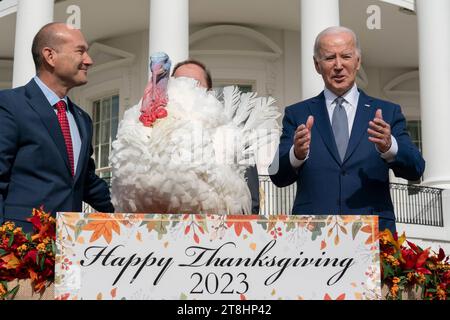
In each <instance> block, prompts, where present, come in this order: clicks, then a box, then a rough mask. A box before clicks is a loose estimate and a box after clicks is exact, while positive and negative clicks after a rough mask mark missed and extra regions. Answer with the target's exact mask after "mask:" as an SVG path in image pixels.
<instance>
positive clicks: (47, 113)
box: [26, 80, 70, 173]
mask: <svg viewBox="0 0 450 320" xmlns="http://www.w3.org/2000/svg"><path fill="white" fill-rule="evenodd" d="M26 92H27V96H28V104H29V105H30V106H31V107H32V108H33V109H34V111H36V113H37V114H38V115H39V117H40V118H41V121H42V123H43V124H44V126H45V127H46V128H47V130H48V133H49V135H50V137H51V140H52V141H53V142H54V143H55V145H56V148H57V149H58V151H59V153H60V155H61V157H62V159H63V161H64V163H65V164H66V167H67V170H68V172H69V173H70V165H69V157H68V156H67V149H66V143H65V141H64V137H63V134H62V131H61V127H60V125H59V122H58V117H57V116H56V113H55V111H54V110H53V107H52V106H51V105H50V104H49V102H48V100H47V98H46V97H45V95H44V94H43V93H42V91H41V90H40V89H39V87H38V85H37V84H36V83H35V82H34V80H31V81H30V82H29V83H28V84H27V85H26Z"/></svg>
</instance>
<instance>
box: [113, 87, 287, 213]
mask: <svg viewBox="0 0 450 320" xmlns="http://www.w3.org/2000/svg"><path fill="white" fill-rule="evenodd" d="M168 97H169V102H168V104H167V106H166V109H167V112H168V116H167V117H166V118H162V119H159V120H157V121H156V122H155V123H154V124H153V126H152V127H145V126H144V125H143V124H142V123H141V122H140V121H139V115H140V108H141V101H140V102H139V103H138V104H137V105H135V106H133V107H131V108H130V109H129V110H127V111H126V112H125V114H124V117H123V120H122V121H121V122H120V124H119V129H118V133H117V139H116V140H115V141H114V142H113V143H112V151H111V156H110V161H111V166H112V201H113V204H114V206H115V209H116V211H118V212H160V213H164V212H171V213H178V212H186V213H188V212H189V213H193V212H195V213H201V212H203V213H206V212H207V213H233V214H239V213H249V212H250V206H251V198H250V192H249V190H248V187H247V184H246V182H245V180H244V170H245V168H246V167H247V166H248V165H250V164H252V163H254V153H255V151H256V150H257V148H258V147H259V146H261V144H264V143H267V142H270V140H271V139H274V138H277V137H278V125H277V122H276V118H277V117H278V116H279V113H278V111H277V108H276V106H274V105H273V102H274V101H273V99H271V98H256V97H255V94H252V93H250V94H241V93H240V92H239V91H238V90H237V89H236V88H234V87H227V88H225V89H224V94H223V100H224V102H223V103H222V102H220V101H219V100H218V99H217V98H216V97H215V96H214V95H213V94H212V93H210V92H208V91H206V89H204V88H201V87H198V86H197V83H196V81H195V80H193V79H189V78H177V79H173V78H172V79H170V81H169V84H168ZM274 129H275V130H274ZM256 132H258V133H259V134H255V133H256ZM257 136H258V137H257Z"/></svg>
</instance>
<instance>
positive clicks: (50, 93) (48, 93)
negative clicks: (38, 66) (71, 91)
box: [33, 75, 69, 106]
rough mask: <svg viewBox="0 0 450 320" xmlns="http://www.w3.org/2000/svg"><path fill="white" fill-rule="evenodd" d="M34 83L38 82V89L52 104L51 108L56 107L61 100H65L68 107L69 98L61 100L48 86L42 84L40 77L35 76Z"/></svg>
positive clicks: (65, 97)
mask: <svg viewBox="0 0 450 320" xmlns="http://www.w3.org/2000/svg"><path fill="white" fill-rule="evenodd" d="M33 79H34V81H35V82H36V84H37V85H38V87H39V88H40V89H41V91H42V93H43V94H44V95H45V97H46V98H47V100H48V102H49V103H50V105H51V106H54V105H55V104H56V103H57V102H58V101H59V100H64V102H65V103H66V106H68V105H69V104H68V101H67V96H64V98H62V99H61V98H59V97H58V95H57V94H56V93H55V92H54V91H53V90H52V89H50V88H49V87H47V85H46V84H45V83H44V82H42V80H41V79H39V77H38V76H37V75H36V76H34V78H33Z"/></svg>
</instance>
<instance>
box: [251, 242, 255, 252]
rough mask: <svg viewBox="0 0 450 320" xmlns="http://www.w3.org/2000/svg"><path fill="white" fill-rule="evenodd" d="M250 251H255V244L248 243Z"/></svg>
mask: <svg viewBox="0 0 450 320" xmlns="http://www.w3.org/2000/svg"><path fill="white" fill-rule="evenodd" d="M250 249H252V250H253V251H255V250H256V243H254V242H252V243H250Z"/></svg>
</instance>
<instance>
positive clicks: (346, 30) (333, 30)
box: [314, 26, 361, 58]
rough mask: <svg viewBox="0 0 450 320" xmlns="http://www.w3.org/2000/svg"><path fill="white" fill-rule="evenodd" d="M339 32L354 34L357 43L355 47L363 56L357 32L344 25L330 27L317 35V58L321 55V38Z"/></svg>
mask: <svg viewBox="0 0 450 320" xmlns="http://www.w3.org/2000/svg"><path fill="white" fill-rule="evenodd" d="M339 33H348V34H350V35H351V36H352V38H353V43H354V44H355V48H356V53H357V54H358V56H359V57H361V47H360V46H359V41H358V37H357V36H356V34H355V32H353V30H352V29H349V28H346V27H342V26H333V27H328V28H326V29H325V30H323V31H321V32H320V33H319V34H318V35H317V37H316V41H315V43H314V57H315V58H319V57H320V52H319V51H320V40H321V39H322V37H324V36H326V35H330V34H339Z"/></svg>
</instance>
